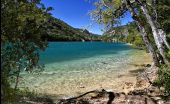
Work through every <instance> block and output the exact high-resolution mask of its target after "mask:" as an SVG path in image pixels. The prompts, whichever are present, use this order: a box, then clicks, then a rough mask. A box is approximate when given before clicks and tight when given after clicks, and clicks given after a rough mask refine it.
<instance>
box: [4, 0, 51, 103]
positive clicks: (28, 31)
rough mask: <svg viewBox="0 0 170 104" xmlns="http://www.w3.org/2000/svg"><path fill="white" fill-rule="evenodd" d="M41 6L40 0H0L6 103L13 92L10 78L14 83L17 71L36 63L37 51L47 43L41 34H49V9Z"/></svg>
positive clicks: (34, 65)
mask: <svg viewBox="0 0 170 104" xmlns="http://www.w3.org/2000/svg"><path fill="white" fill-rule="evenodd" d="M37 5H39V8H38V7H37ZM41 6H42V5H41V4H40V1H39V0H35V1H32V2H31V1H27V0H1V21H2V22H1V75H2V76H1V85H2V86H1V96H2V97H1V100H4V101H7V102H8V103H10V102H11V101H10V99H11V98H13V97H14V95H13V94H15V91H14V90H13V88H11V85H10V83H11V79H16V86H15V87H17V80H18V79H17V78H18V77H19V74H20V72H21V71H28V72H32V71H34V70H33V69H34V68H35V67H39V66H38V65H37V64H38V59H39V51H40V50H44V49H45V48H46V47H47V41H46V40H45V39H44V40H43V39H42V37H43V36H45V35H47V34H48V29H47V26H48V25H47V24H48V17H49V14H48V10H49V9H48V10H46V9H45V8H41ZM45 24H46V25H45ZM39 68H40V67H39ZM12 83H14V82H12ZM13 92H14V93H13Z"/></svg>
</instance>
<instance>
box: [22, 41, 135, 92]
mask: <svg viewBox="0 0 170 104" xmlns="http://www.w3.org/2000/svg"><path fill="white" fill-rule="evenodd" d="M133 51H135V49H133V48H131V47H130V46H129V45H127V44H126V43H112V42H50V43H49V47H48V48H47V49H46V50H45V51H44V52H41V53H40V64H44V65H45V70H44V71H43V72H42V73H41V74H40V75H38V76H35V75H31V74H26V75H24V77H23V78H24V80H25V81H23V82H22V81H21V83H20V86H21V87H23V86H24V87H28V86H29V87H30V88H31V89H34V90H38V91H39V92H46V93H48V92H49V91H50V90H51V92H49V93H59V90H61V87H65V88H66V89H67V90H70V89H72V88H73V89H74V87H73V86H76V85H77V84H79V83H80V82H81V83H86V84H87V83H88V80H89V81H91V82H92V83H95V82H96V83H98V82H97V81H100V82H101V80H103V81H104V80H109V79H108V78H109V77H108V75H117V74H118V73H119V72H121V71H126V68H125V67H126V65H127V64H128V63H129V62H130V61H131V57H130V54H131V53H132V52H133ZM93 81H94V82H93ZM63 92H64V91H63Z"/></svg>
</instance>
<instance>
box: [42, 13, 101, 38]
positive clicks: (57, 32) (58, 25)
mask: <svg viewBox="0 0 170 104" xmlns="http://www.w3.org/2000/svg"><path fill="white" fill-rule="evenodd" d="M49 23H50V24H49V26H48V28H49V30H50V32H49V35H47V36H46V37H45V38H47V39H48V40H49V41H81V40H86V41H91V40H99V37H100V36H99V35H97V34H93V33H90V32H89V31H88V30H86V29H84V30H83V29H78V28H74V27H72V26H70V25H68V24H67V23H65V22H64V21H62V20H60V19H57V18H54V17H52V16H50V19H49Z"/></svg>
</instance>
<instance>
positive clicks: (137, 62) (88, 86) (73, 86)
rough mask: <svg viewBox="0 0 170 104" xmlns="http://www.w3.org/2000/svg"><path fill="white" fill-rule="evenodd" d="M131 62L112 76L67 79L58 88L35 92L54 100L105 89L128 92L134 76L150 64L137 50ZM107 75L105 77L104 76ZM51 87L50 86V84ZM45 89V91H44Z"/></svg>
mask: <svg viewBox="0 0 170 104" xmlns="http://www.w3.org/2000/svg"><path fill="white" fill-rule="evenodd" d="M131 58H132V62H130V63H128V65H127V66H126V67H125V68H126V70H124V71H121V72H120V71H118V72H115V74H114V75H112V74H113V73H111V74H108V72H107V73H103V74H98V75H97V74H96V75H93V76H86V77H85V78H81V77H77V78H78V79H77V80H76V81H75V80H74V79H67V80H65V81H63V82H62V85H60V84H59V85H58V86H49V87H48V86H43V85H42V86H39V87H38V90H37V92H38V93H43V94H47V95H53V96H55V98H56V97H57V98H63V97H66V98H67V97H71V96H77V95H79V94H82V93H85V92H87V91H91V90H96V89H98V90H100V89H106V90H111V91H114V92H125V93H126V92H128V91H129V90H133V85H134V84H135V83H136V75H137V73H138V72H139V71H142V70H143V68H144V65H146V64H151V58H150V56H149V54H147V53H146V52H144V51H142V50H139V51H136V52H135V53H131ZM106 74H107V75H106ZM87 77H88V78H87ZM125 84H131V86H132V87H131V88H128V90H127V88H125V87H126V86H125ZM51 85H52V84H51ZM44 89H45V90H44Z"/></svg>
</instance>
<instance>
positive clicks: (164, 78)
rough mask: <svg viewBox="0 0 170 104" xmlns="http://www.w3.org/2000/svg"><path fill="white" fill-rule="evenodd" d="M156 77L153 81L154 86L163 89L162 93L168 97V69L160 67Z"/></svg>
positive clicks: (169, 93)
mask: <svg viewBox="0 0 170 104" xmlns="http://www.w3.org/2000/svg"><path fill="white" fill-rule="evenodd" d="M157 74H158V77H157V79H156V80H155V82H154V84H155V85H157V86H159V87H164V88H165V90H164V92H165V93H166V94H167V95H170V67H168V66H165V65H162V66H160V67H159V69H158V72H157Z"/></svg>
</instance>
